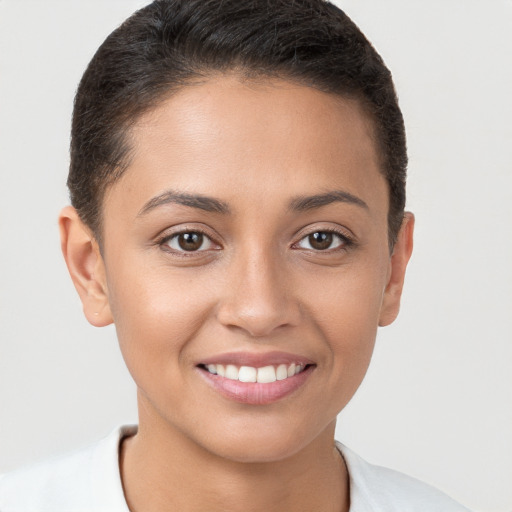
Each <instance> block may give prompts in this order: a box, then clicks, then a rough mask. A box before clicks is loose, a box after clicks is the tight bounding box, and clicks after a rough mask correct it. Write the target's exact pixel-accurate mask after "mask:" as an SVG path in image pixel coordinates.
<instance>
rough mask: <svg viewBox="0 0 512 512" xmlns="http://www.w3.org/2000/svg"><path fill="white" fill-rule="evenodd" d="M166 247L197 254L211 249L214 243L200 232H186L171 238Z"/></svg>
mask: <svg viewBox="0 0 512 512" xmlns="http://www.w3.org/2000/svg"><path fill="white" fill-rule="evenodd" d="M166 245H168V246H169V247H170V248H171V249H174V250H175V251H178V252H183V251H186V252H195V251H200V250H202V251H204V250H208V249H210V248H211V246H212V242H211V240H210V239H209V238H208V237H207V236H206V235H204V234H203V233H200V232H198V231H185V232H183V233H177V234H176V235H174V236H172V237H171V238H169V240H168V241H167V242H166Z"/></svg>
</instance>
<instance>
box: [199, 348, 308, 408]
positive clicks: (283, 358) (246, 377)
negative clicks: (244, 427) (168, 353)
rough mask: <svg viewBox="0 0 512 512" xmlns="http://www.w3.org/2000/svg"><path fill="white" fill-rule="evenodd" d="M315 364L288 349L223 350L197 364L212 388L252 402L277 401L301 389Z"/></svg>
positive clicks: (252, 403) (262, 403) (235, 398)
mask: <svg viewBox="0 0 512 512" xmlns="http://www.w3.org/2000/svg"><path fill="white" fill-rule="evenodd" d="M315 368H316V364H315V363H314V362H313V361H310V360H308V359H306V358H303V357H300V356H294V355H292V354H285V353H282V352H281V353H277V352H275V353H271V354H264V355H262V354H260V355H256V354H240V353H238V354H224V355H222V356H217V357H215V358H211V359H209V360H207V361H203V362H201V363H200V364H198V365H197V369H198V370H199V372H200V374H201V376H202V378H203V379H204V380H205V381H206V383H207V384H208V385H209V387H210V388H211V389H213V390H214V391H216V392H217V393H220V395H222V396H223V397H224V398H227V399H229V400H230V401H235V402H239V403H243V404H250V405H266V404H271V403H274V402H277V401H279V400H281V399H283V398H285V397H287V396H289V395H291V394H292V393H294V392H296V391H298V390H299V389H300V388H301V387H302V386H303V384H304V383H305V382H306V381H307V380H308V379H309V377H310V376H311V375H312V374H313V372H314V370H315Z"/></svg>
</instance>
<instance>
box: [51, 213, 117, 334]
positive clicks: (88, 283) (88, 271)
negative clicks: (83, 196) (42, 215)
mask: <svg viewBox="0 0 512 512" xmlns="http://www.w3.org/2000/svg"><path fill="white" fill-rule="evenodd" d="M59 229H60V241H61V248H62V254H63V255H64V259H65V260H66V265H67V266H68V270H69V274H70V275H71V279H72V280H73V284H74V285H75V288H76V290H77V292H78V295H80V300H81V301H82V306H83V310H84V314H85V317H86V318H87V320H88V321H89V323H91V324H92V325H94V326H96V327H103V326H105V325H109V324H111V323H112V322H113V318H112V313H111V311H110V305H109V302H108V290H107V284H106V274H105V265H104V263H103V258H102V256H101V253H100V248H99V245H98V242H97V241H96V239H95V237H94V235H93V234H92V232H91V230H90V229H89V228H88V227H87V226H86V225H85V224H84V223H83V222H82V220H81V219H80V217H79V216H78V213H77V211H76V210H75V209H74V208H73V207H72V206H66V207H65V208H64V209H63V210H62V211H61V212H60V215H59Z"/></svg>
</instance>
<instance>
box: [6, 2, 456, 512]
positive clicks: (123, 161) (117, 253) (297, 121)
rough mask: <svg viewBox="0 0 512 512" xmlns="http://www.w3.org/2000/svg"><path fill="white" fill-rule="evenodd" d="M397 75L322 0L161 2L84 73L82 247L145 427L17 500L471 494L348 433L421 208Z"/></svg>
mask: <svg viewBox="0 0 512 512" xmlns="http://www.w3.org/2000/svg"><path fill="white" fill-rule="evenodd" d="M406 163H407V155H406V148H405V134H404V126H403V121H402V116H401V112H400V109H399V107H398V104H397V100H396V95H395V91H394V87H393V83H392V81H391V75H390V73H389V71H388V70H387V68H386V67H385V65H384V64H383V62H382V60H381V59H380V57H379V56H378V54H377V53H376V52H375V50H374V49H373V48H372V47H371V45H370V44H369V43H368V41H367V40H366V39H365V38H364V36H363V35H362V34H361V33H360V31H359V30H358V29H357V27H355V25H354V24H353V23H352V22H351V21H350V20H349V19H348V18H347V17H346V15H345V14H344V13H342V12H341V11H340V10H339V9H337V8H336V7H334V6H333V5H331V4H328V3H325V2H323V1H319V0H301V1H298V2H289V1H288V0H275V1H272V2H268V1H267V0H257V1H251V2H238V1H222V2H219V1H208V0H207V1H205V0H201V1H199V0H186V1H173V0H161V1H156V2H154V3H152V4H151V5H149V6H148V7H146V8H144V9H142V10H141V11H138V12H137V13H135V14H134V15H133V16H132V17H131V18H130V19H128V20H127V21H126V22H125V23H124V24H123V25H122V26H121V27H120V28H118V29H117V30H116V31H114V32H113V33H112V34H111V35H110V36H109V37H108V38H107V40H106V41H105V43H104V44H103V45H102V46H101V47H100V49H99V50H98V52H97V53H96V55H95V56H94V58H93V60H92V61H91V63H90V65H89V67H88V69H87V70H86V72H85V74H84V77H83V78H82V81H81V83H80V86H79V89H78V91H77V95H76V100H75V111H74V118H73V128H72V145H71V167H70V173H69V178H68V186H69V189H70V192H71V200H72V206H70V207H67V208H65V209H64V210H63V211H62V212H61V215H60V230H61V239H62V249H63V253H64V257H65V259H66V263H67V265H68V268H69V271H70V274H71V277H72V279H73V282H74V284H75V287H76V289H77V291H78V293H79V295H80V298H81V300H82V304H83V308H84V313H85V315H86V317H87V319H88V321H89V322H90V323H91V324H93V325H95V326H105V325H109V324H111V323H114V324H115V327H116V331H117V334H118V338H119V343H120V347H121V351H122V353H123V356H124V359H125V361H126V364H127V367H128V369H129V371H130V373H131V374H132V376H133V378H134V381H135V383H136V385H137V398H138V406H139V425H138V428H129V427H125V428H121V429H120V430H118V431H116V432H114V433H113V434H112V435H111V436H110V437H109V438H108V439H107V440H105V441H103V442H102V443H100V444H98V445H96V446H94V447H92V448H90V449H87V450H86V451H82V452H79V453H77V454H75V455H73V456H70V457H66V458H63V459H61V460H59V461H55V462H52V463H47V464H43V465H39V466H37V467H34V468H31V469H28V470H24V471H22V472H20V473H17V474H12V475H7V476H5V477H3V479H2V480H0V509H1V510H2V511H3V512H10V511H17V510H20V511H21V510H52V511H59V510H63V511H64V510H66V511H71V510H76V511H78V510H90V511H94V510H109V511H111V510H112V511H114V510H116V511H117V510H119V511H121V510H122V511H124V512H126V511H127V510H131V511H132V512H140V511H145V510H148V511H149V510H151V511H160V510H162V511H164V510H182V511H188V510H190V511H192V510H206V509H209V510H219V511H220V510H230V511H236V510H255V511H256V510H266V511H272V510H277V509H279V510H283V509H284V510H304V511H310V510H322V511H331V510H332V511H336V512H339V511H345V512H346V511H349V510H350V511H352V512H358V511H364V510H372V511H380V510H382V511H386V510H446V511H462V510H465V509H464V508H463V507H461V506H459V505H457V504H456V503H455V502H453V501H452V500H451V499H449V498H448V497H446V496H444V495H443V494H441V493H440V492H439V491H436V490H435V489H432V488H430V487H428V486H427V485H425V484H422V483H420V482H418V481H416V480H413V479H411V478H408V477H406V476H404V475H401V474H399V473H395V472H393V471H390V470H385V469H382V468H377V467H374V466H370V465H369V464H367V463H365V462H364V461H363V460H362V459H360V458H359V457H358V456H357V455H355V454H354V453H352V452H351V451H350V450H349V449H348V448H346V447H344V446H342V445H340V444H335V442H334V427H335V422H336V416H337V414H338V413H339V412H340V411H341V410H342V409H343V408H344V407H345V405H346V404H347V403H348V402H349V400H350V399H351V398H352V396H353V395H354V393H355V391H356V390H357V388H358V386H359V384H360V383H361V381H362V379H363V377H364V374H365V372H366V370H367V368H368V364H369V362H370V358H371V354H372V350H373V346H374V342H375V336H376V330H377V327H378V326H385V325H388V324H390V323H391V322H393V321H394V319H395V318H396V316H397V314H398V310H399V304H400V296H401V291H402V286H403V280H404V276H405V270H406V266H407V262H408V260H409V257H410V254H411V251H412V233H413V225H414V217H413V215H412V214H410V213H404V206H405V171H406Z"/></svg>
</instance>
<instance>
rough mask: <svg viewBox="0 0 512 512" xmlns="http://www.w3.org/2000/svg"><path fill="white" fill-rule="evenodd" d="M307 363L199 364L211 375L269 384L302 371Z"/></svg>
mask: <svg viewBox="0 0 512 512" xmlns="http://www.w3.org/2000/svg"><path fill="white" fill-rule="evenodd" d="M308 366H311V365H307V364H301V363H291V364H284V363H283V364H279V365H277V366H274V365H268V366H262V367H260V368H255V367H254V366H237V365H235V364H215V363H213V364H208V365H199V367H200V368H202V369H203V370H206V371H207V372H208V373H210V374H211V375H219V376H220V377H224V378H225V379H229V380H236V381H239V382H257V383H259V384H270V383H272V382H276V381H278V380H286V379H289V378H291V377H294V376H295V375H298V374H299V373H301V372H303V371H304V370H305V369H306V368H307V367H308Z"/></svg>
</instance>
